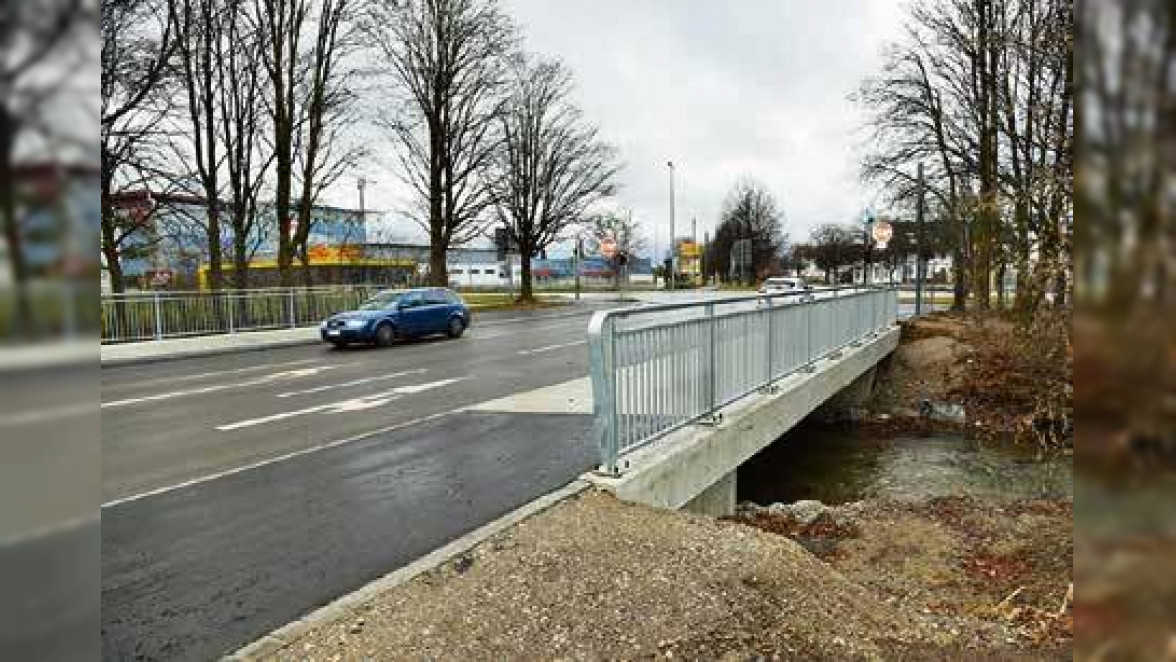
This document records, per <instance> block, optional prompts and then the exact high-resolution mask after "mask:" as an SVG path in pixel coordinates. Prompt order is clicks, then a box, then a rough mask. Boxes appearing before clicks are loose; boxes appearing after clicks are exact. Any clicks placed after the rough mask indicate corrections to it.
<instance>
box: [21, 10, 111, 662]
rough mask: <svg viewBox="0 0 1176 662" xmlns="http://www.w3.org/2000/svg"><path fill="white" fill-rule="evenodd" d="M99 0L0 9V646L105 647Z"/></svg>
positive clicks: (44, 654)
mask: <svg viewBox="0 0 1176 662" xmlns="http://www.w3.org/2000/svg"><path fill="white" fill-rule="evenodd" d="M98 16H99V7H98V3H97V2H96V1H95V0H33V1H26V0H8V1H7V2H5V3H4V4H3V6H2V7H0V230H2V232H0V659H4V660H58V659H63V660H64V659H93V658H95V657H97V656H98V654H99V651H100V633H99V625H98V623H99V620H98V616H99V559H100V556H99V554H100V538H99V523H98V519H99V518H98V500H99V489H98V486H99V476H100V470H101V458H100V455H99V451H98V429H99V426H100V418H99V414H98V407H97V400H98V382H97V366H96V365H95V363H94V361H93V359H94V358H96V343H95V335H96V334H95V333H94V330H95V327H96V322H97V293H98V287H97V280H98V278H97V277H98V272H99V270H98V260H97V259H96V253H97V252H96V251H95V247H96V246H97V243H98V241H97V230H98V218H99V201H98V180H99V172H100V165H99V163H98V161H99V159H98V157H97V151H96V150H95V149H94V138H95V136H94V135H93V128H92V127H95V126H96V125H97V121H96V120H97V118H98V107H99V101H98V94H97V91H98V90H97V87H96V84H95V81H97V79H98V76H97V73H98V71H97V70H98V67H97V64H98V60H99V48H98V43H99V41H98V39H97V30H95V27H96V26H97V23H98Z"/></svg>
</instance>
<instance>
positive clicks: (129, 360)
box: [99, 327, 322, 368]
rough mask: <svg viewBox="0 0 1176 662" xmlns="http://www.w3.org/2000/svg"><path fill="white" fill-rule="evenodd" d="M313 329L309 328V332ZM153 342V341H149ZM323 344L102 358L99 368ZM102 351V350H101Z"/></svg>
mask: <svg viewBox="0 0 1176 662" xmlns="http://www.w3.org/2000/svg"><path fill="white" fill-rule="evenodd" d="M311 328H312V327H307V330H308V331H309V330H310V329H311ZM148 342H151V341H148ZM321 342H322V339H321V338H319V337H318V336H314V337H309V338H291V339H287V340H275V341H273V342H267V343H259V344H256V345H238V346H236V347H213V348H209V349H196V350H190V351H178V352H173V353H171V354H159V355H157V356H128V357H126V358H118V359H116V358H109V359H107V358H100V361H99V367H101V368H121V367H124V366H131V365H147V364H150V363H165V362H167V361H182V360H184V359H197V358H201V357H205V356H220V355H223V354H244V353H247V352H263V351H265V350H267V349H282V348H284V347H299V346H304V345H317V344H319V343H321ZM100 349H101V348H100Z"/></svg>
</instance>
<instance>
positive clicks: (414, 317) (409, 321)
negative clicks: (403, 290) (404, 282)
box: [397, 292, 429, 336]
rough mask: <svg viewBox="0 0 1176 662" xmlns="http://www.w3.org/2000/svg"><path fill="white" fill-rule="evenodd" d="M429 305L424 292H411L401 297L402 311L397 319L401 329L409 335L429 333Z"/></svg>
mask: <svg viewBox="0 0 1176 662" xmlns="http://www.w3.org/2000/svg"><path fill="white" fill-rule="evenodd" d="M428 315H429V311H428V306H427V305H425V297H424V294H423V293H422V292H409V293H407V294H405V295H404V296H402V297H401V298H400V313H399V314H398V315H397V321H398V322H399V323H400V328H401V330H402V331H403V332H404V333H406V334H408V335H413V336H415V335H420V334H422V333H428V328H429V324H428Z"/></svg>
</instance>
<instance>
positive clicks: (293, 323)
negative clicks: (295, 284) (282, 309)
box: [286, 287, 298, 329]
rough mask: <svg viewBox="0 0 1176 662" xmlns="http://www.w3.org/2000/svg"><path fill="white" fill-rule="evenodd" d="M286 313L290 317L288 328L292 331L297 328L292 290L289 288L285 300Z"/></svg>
mask: <svg viewBox="0 0 1176 662" xmlns="http://www.w3.org/2000/svg"><path fill="white" fill-rule="evenodd" d="M286 303H287V312H288V313H289V316H290V328H291V329H293V328H295V327H297V326H298V318H297V317H295V315H294V288H292V287H291V288H290V292H289V294H288V296H287V298H286Z"/></svg>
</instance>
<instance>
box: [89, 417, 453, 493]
mask: <svg viewBox="0 0 1176 662" xmlns="http://www.w3.org/2000/svg"><path fill="white" fill-rule="evenodd" d="M462 411H464V410H463V409H460V408H459V409H452V410H450V411H442V412H437V413H436V414H429V415H428V416H422V417H420V418H414V419H413V420H411V421H405V422H403V423H397V424H396V425H389V426H387V427H382V428H379V429H377V430H371V431H368V432H363V433H360V434H357V435H355V436H354V437H346V438H344V439H336V440H335V441H330V442H327V443H325V444H319V445H318V446H312V447H310V448H304V449H302V450H299V451H294V452H292V453H286V454H284V455H278V456H276V457H271V458H266V459H264V460H261V461H259V462H254V463H252V464H246V465H245V466H241V467H234V468H232V469H226V470H225V471H218V472H216V473H211V474H207V475H204V476H199V477H197V478H193V479H191V480H186V481H184V482H182V483H175V484H174V485H165V486H163V487H157V488H155V489H153V490H148V491H146V492H140V493H138V494H132V495H131V496H127V497H122V498H121V499H114V500H112V501H107V502H106V503H104V504H102V510H106V509H107V508H115V507H117V506H121V505H124V504H127V503H133V502H135V501H139V500H142V499H146V498H149V497H154V496H160V495H162V494H167V493H169V492H175V491H176V490H182V489H184V488H187V487H192V486H195V485H200V484H203V483H208V482H211V481H214V480H219V479H221V478H227V477H229V476H234V475H236V474H239V473H244V472H246V471H253V470H254V469H260V468H262V467H267V466H269V465H271V464H277V463H279V462H285V461H286V460H293V459H294V458H297V457H302V456H303V455H310V454H312V453H318V452H319V451H325V450H330V449H332V448H337V447H339V446H344V445H346V444H350V443H354V442H356V441H363V440H364V439H370V438H372V437H375V436H376V435H381V434H387V433H389V432H395V431H397V430H402V429H404V428H407V427H412V426H414V425H420V424H421V423H428V422H429V421H434V420H437V419H438V418H442V417H444V416H450V415H453V414H457V413H460V412H462Z"/></svg>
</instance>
